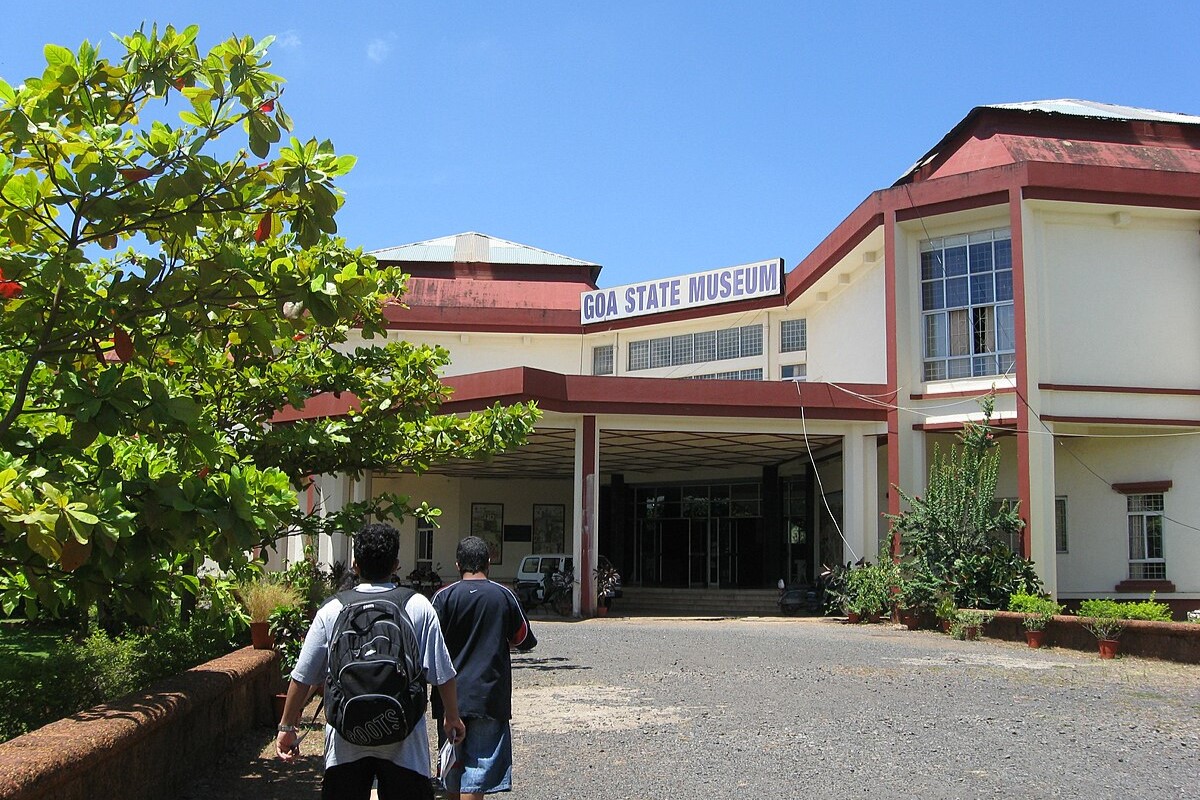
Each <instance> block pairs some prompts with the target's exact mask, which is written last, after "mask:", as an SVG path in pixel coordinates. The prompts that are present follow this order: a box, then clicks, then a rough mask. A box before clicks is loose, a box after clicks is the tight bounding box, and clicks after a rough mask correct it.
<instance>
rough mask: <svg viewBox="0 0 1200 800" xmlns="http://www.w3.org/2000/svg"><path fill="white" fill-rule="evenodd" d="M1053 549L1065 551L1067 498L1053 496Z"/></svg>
mask: <svg viewBox="0 0 1200 800" xmlns="http://www.w3.org/2000/svg"><path fill="white" fill-rule="evenodd" d="M1054 550H1055V551H1056V552H1059V553H1066V552H1068V550H1067V498H1065V497H1056V498H1054Z"/></svg>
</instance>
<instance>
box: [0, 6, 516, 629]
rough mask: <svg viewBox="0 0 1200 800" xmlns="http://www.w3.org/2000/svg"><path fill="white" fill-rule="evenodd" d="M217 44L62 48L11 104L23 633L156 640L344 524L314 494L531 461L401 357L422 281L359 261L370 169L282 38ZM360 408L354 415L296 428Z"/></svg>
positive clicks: (381, 506) (0, 495)
mask: <svg viewBox="0 0 1200 800" xmlns="http://www.w3.org/2000/svg"><path fill="white" fill-rule="evenodd" d="M197 34H198V30H197V29H196V28H195V27H189V28H187V29H184V30H181V31H177V30H175V29H174V28H172V27H167V28H165V29H163V30H159V29H158V28H157V26H156V27H154V28H152V29H151V30H149V31H147V30H145V29H144V28H142V29H139V30H138V31H135V32H134V33H132V34H131V35H129V36H120V37H116V39H117V42H118V46H119V50H120V53H119V57H118V58H116V59H115V60H113V61H109V60H105V59H102V58H100V56H99V53H98V49H97V48H96V47H94V46H93V45H92V44H90V43H88V42H84V43H83V44H82V45H81V46H80V47H79V48H78V49H77V50H75V51H71V50H68V49H66V48H63V47H59V46H57V45H47V46H46V48H45V56H46V69H45V71H44V72H43V73H42V75H41V76H40V77H32V78H28V79H26V80H25V82H24V83H22V84H21V85H19V86H16V87H13V86H11V85H10V84H8V83H6V82H4V81H2V80H0V608H2V609H3V610H4V611H5V612H6V613H14V612H21V613H26V614H29V615H37V614H50V615H59V614H64V613H72V612H78V611H79V610H80V609H86V608H88V607H90V606H91V605H93V604H95V603H97V602H99V601H103V602H104V604H105V605H106V606H107V607H108V608H110V609H112V610H113V611H114V613H116V614H119V615H123V616H125V617H128V618H133V619H139V620H146V621H151V620H155V619H160V618H162V617H163V616H164V615H167V614H169V613H171V610H172V609H174V608H175V607H176V606H177V604H178V601H179V599H180V598H181V597H184V596H187V595H194V594H195V593H196V591H197V590H198V588H199V586H200V581H199V580H198V579H197V577H196V576H195V569H194V567H195V565H196V564H199V563H201V562H202V561H203V560H204V559H205V558H208V559H212V560H214V561H215V562H216V563H217V564H218V565H220V566H221V567H223V568H227V569H235V570H236V569H239V568H241V567H243V566H245V565H246V563H247V558H248V556H247V553H248V551H249V550H250V549H251V548H252V547H254V546H256V545H270V544H271V543H273V542H274V541H275V540H276V539H277V538H278V537H280V536H281V535H284V534H286V533H289V532H291V533H295V532H306V533H313V532H320V531H321V530H322V526H323V525H333V526H337V525H341V524H344V523H345V522H346V517H347V516H348V515H350V514H361V513H365V512H367V511H372V512H375V513H379V514H385V515H386V514H391V515H393V516H400V515H403V514H406V513H410V512H413V513H418V514H426V515H428V514H434V513H436V510H433V509H429V508H428V507H427V506H425V505H424V504H415V503H410V502H409V501H408V499H407V498H402V497H395V496H380V497H376V498H372V499H371V500H370V501H368V502H367V503H364V504H360V505H358V506H355V507H353V508H351V509H349V510H348V512H347V514H346V515H343V517H340V518H334V519H331V520H320V519H314V518H309V517H306V516H305V515H303V514H301V513H299V512H298V511H297V509H296V503H295V498H296V494H295V493H296V490H297V489H298V488H300V487H302V486H303V484H304V482H305V481H306V480H307V479H308V477H309V476H311V475H314V474H322V473H337V472H345V473H350V474H358V473H359V472H360V471H361V470H364V469H368V468H372V467H380V466H385V465H386V466H391V467H396V468H403V469H415V470H421V469H423V468H426V467H427V466H428V465H430V464H432V463H435V462H437V461H439V460H441V459H445V458H448V457H452V456H453V457H466V458H471V457H482V456H486V455H487V454H490V453H493V452H497V451H499V450H502V449H504V448H506V447H509V446H512V445H515V444H519V443H520V442H521V441H523V439H524V437H525V436H526V435H527V433H528V432H529V431H530V430H531V429H532V426H533V423H534V421H535V419H536V417H537V410H536V409H535V408H533V407H532V406H529V405H518V406H512V407H509V408H501V407H498V406H497V407H494V408H492V409H489V410H486V411H484V412H480V413H475V414H471V415H469V416H466V417H457V416H453V415H441V414H439V413H438V408H439V405H440V403H441V402H442V401H443V400H444V399H445V398H446V397H447V390H446V389H445V388H444V387H443V385H442V384H441V382H440V379H439V376H440V373H441V370H442V368H443V367H444V366H445V365H446V364H447V363H448V359H449V356H448V354H447V353H446V351H444V350H442V349H439V348H431V347H427V346H420V345H414V344H409V343H406V342H400V341H395V340H390V341H389V340H387V338H386V336H383V339H382V343H380V344H375V343H374V342H367V343H366V346H358V347H356V346H353V344H352V342H351V339H350V332H351V330H352V329H353V330H356V331H361V335H362V337H363V338H364V339H367V340H371V339H376V338H379V337H380V336H381V335H382V334H384V319H383V306H384V304H385V303H388V302H394V298H398V297H400V296H401V295H402V293H403V290H404V280H405V277H404V276H403V275H402V274H401V273H400V272H399V271H398V270H396V269H394V268H389V267H381V266H379V265H378V264H376V263H375V260H374V259H373V258H372V257H370V256H368V255H365V254H364V253H363V252H362V251H361V249H352V248H350V247H348V246H347V244H346V243H345V241H344V240H342V239H340V238H337V237H336V236H335V234H336V231H337V226H336V222H335V216H336V214H337V212H338V210H339V208H340V207H341V205H342V203H343V197H342V193H341V192H340V191H339V190H338V188H337V187H336V186H335V180H336V179H337V178H339V177H341V176H343V175H345V174H346V173H347V172H348V171H349V170H350V169H351V168H352V167H353V165H354V158H353V157H351V156H345V155H338V154H337V153H335V151H334V149H333V147H332V145H331V144H330V143H329V142H327V141H325V142H321V141H317V140H315V139H310V140H308V141H300V140H299V139H297V138H295V137H293V136H288V137H287V138H286V139H285V138H284V134H285V133H288V132H290V131H291V129H292V121H291V119H290V118H289V117H288V115H287V114H286V113H285V111H284V108H283V105H282V103H281V102H280V96H281V94H282V91H283V84H282V80H281V79H280V78H279V77H278V76H276V75H273V74H271V73H270V72H269V71H268V70H269V68H270V62H268V61H267V60H266V58H265V56H266V51H267V47H268V45H269V44H270V41H271V39H270V38H267V39H264V40H263V41H259V42H256V41H254V40H252V39H250V38H231V39H229V40H227V41H224V42H221V43H220V44H218V45H216V46H215V47H213V48H212V49H211V50H209V51H208V52H207V53H202V52H201V51H200V50H199V48H198V47H197V44H196V38H197ZM322 392H346V393H349V395H350V396H351V397H352V398H353V401H354V402H353V408H354V410H353V411H352V413H351V414H349V415H347V416H344V417H340V418H334V419H320V420H312V421H304V422H299V423H295V424H290V425H272V424H271V421H272V418H273V417H274V416H275V415H276V414H277V412H278V411H280V410H281V409H283V408H286V407H287V406H289V405H292V406H297V407H299V406H302V405H303V404H304V402H305V401H306V400H307V399H309V398H311V397H312V396H314V395H317V394H320V393H322Z"/></svg>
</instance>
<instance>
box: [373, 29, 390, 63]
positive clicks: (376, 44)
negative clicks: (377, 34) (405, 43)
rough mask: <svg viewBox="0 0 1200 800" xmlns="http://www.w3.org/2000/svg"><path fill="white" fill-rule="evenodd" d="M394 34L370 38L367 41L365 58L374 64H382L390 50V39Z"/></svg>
mask: <svg viewBox="0 0 1200 800" xmlns="http://www.w3.org/2000/svg"><path fill="white" fill-rule="evenodd" d="M395 38H396V34H394V33H393V34H390V35H389V36H388V37H387V38H386V39H372V40H371V41H370V42H368V43H367V58H369V59H371V60H372V61H374V62H375V63H376V64H382V63H383V62H384V61H386V60H387V57H388V56H389V55H390V54H391V52H392V41H393V40H394V39H395Z"/></svg>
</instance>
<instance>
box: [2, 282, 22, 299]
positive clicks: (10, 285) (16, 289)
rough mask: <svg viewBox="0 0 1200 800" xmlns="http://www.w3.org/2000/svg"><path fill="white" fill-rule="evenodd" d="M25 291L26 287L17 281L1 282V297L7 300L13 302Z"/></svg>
mask: <svg viewBox="0 0 1200 800" xmlns="http://www.w3.org/2000/svg"><path fill="white" fill-rule="evenodd" d="M23 291H25V287H24V286H22V285H21V284H19V283H17V282H16V281H0V297H3V298H4V299H5V300H12V299H13V298H14V297H19V296H20V294H21V292H23Z"/></svg>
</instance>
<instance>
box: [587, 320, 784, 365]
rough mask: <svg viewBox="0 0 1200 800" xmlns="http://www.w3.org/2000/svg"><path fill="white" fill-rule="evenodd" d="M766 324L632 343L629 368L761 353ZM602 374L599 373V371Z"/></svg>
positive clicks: (698, 362)
mask: <svg viewBox="0 0 1200 800" xmlns="http://www.w3.org/2000/svg"><path fill="white" fill-rule="evenodd" d="M762 352H763V328H762V325H744V326H742V327H740V328H726V329H724V330H719V331H702V332H700V333H683V334H679V335H678V336H663V337H661V338H658V339H642V340H640V341H636V342H630V343H629V369H630V371H635V370H639V369H654V368H660V367H679V366H683V365H685V364H703V363H705V362H707V361H724V360H727V359H731V358H744V357H746V356H761V355H762ZM596 374H599V373H596Z"/></svg>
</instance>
